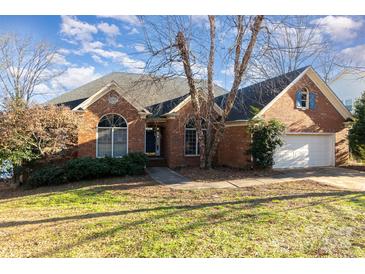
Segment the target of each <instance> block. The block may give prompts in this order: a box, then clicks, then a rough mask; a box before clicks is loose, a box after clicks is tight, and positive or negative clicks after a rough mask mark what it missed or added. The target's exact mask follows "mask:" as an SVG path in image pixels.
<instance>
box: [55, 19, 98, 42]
mask: <svg viewBox="0 0 365 274" xmlns="http://www.w3.org/2000/svg"><path fill="white" fill-rule="evenodd" d="M61 19H62V23H61V33H62V34H63V35H65V36H66V37H68V38H73V39H76V40H77V41H81V42H82V41H91V40H92V39H93V37H92V35H93V34H95V33H97V32H98V29H97V28H96V27H95V26H94V25H91V24H89V23H86V22H82V21H80V20H78V19H77V18H76V17H74V16H61Z"/></svg>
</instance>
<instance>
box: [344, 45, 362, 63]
mask: <svg viewBox="0 0 365 274" xmlns="http://www.w3.org/2000/svg"><path fill="white" fill-rule="evenodd" d="M341 55H342V56H343V57H344V58H345V59H347V60H348V61H352V62H353V63H354V64H355V65H360V66H365V44H362V45H358V46H355V47H352V48H346V49H343V50H342V51H341Z"/></svg>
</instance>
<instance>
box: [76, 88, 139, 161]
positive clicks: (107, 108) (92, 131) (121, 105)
mask: <svg viewBox="0 0 365 274" xmlns="http://www.w3.org/2000/svg"><path fill="white" fill-rule="evenodd" d="M110 95H116V96H118V97H119V101H118V103H116V104H115V105H111V104H110V103H109V102H108V97H109V96H110ZM108 113H117V114H120V115H122V116H123V117H124V119H126V120H127V123H128V152H144V138H145V120H144V119H142V118H141V117H140V116H139V114H138V111H137V109H135V108H134V107H133V106H132V105H131V104H130V103H128V102H127V101H126V100H125V99H123V98H122V97H120V96H119V94H118V93H117V92H115V91H110V92H108V93H107V94H105V95H104V96H103V97H101V98H100V99H99V100H97V101H96V102H94V103H93V104H92V105H90V106H89V107H88V108H87V109H86V110H85V112H84V113H82V114H81V115H82V121H81V125H80V128H79V138H78V143H79V151H78V156H79V157H86V156H89V157H95V156H96V128H97V124H98V122H99V120H100V118H101V117H102V116H103V115H105V114H108Z"/></svg>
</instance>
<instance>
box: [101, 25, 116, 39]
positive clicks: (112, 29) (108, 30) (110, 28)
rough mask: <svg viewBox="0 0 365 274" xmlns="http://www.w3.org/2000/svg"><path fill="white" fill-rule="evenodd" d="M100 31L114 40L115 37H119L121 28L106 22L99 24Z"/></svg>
mask: <svg viewBox="0 0 365 274" xmlns="http://www.w3.org/2000/svg"><path fill="white" fill-rule="evenodd" d="M97 27H98V29H99V30H101V31H102V32H104V33H105V34H106V35H107V36H108V37H111V38H114V37H115V36H117V35H119V34H120V32H119V28H118V27H117V26H116V25H114V24H108V23H105V22H102V23H99V24H98V26H97Z"/></svg>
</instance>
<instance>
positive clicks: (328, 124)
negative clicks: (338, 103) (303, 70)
mask: <svg viewBox="0 0 365 274" xmlns="http://www.w3.org/2000/svg"><path fill="white" fill-rule="evenodd" d="M302 87H307V88H308V90H309V91H310V92H314V93H316V107H315V109H314V110H310V109H306V110H300V109H297V108H296V107H295V93H296V91H297V90H298V89H300V88H302ZM264 118H265V119H271V118H276V119H279V120H281V121H282V122H283V123H284V124H285V125H286V126H287V131H288V132H318V133H319V132H324V133H336V146H335V150H336V165H340V164H344V163H346V161H347V159H348V156H349V154H348V141H347V129H346V128H345V126H344V122H345V120H344V118H343V117H342V116H341V114H340V113H339V112H338V111H337V110H336V109H335V107H334V106H333V105H332V104H331V103H330V102H329V101H328V99H327V98H326V97H325V96H324V95H323V93H322V92H321V91H320V90H319V89H318V88H317V86H316V85H315V84H314V83H313V82H312V81H311V80H310V79H309V78H308V77H307V76H304V77H303V79H301V81H299V82H298V83H297V84H296V85H294V86H293V87H292V88H291V89H290V90H289V91H288V92H287V93H285V94H284V95H283V96H282V97H280V99H279V100H277V101H276V102H275V103H274V104H273V105H272V106H271V107H270V108H269V109H268V110H267V111H266V112H265V113H264Z"/></svg>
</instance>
